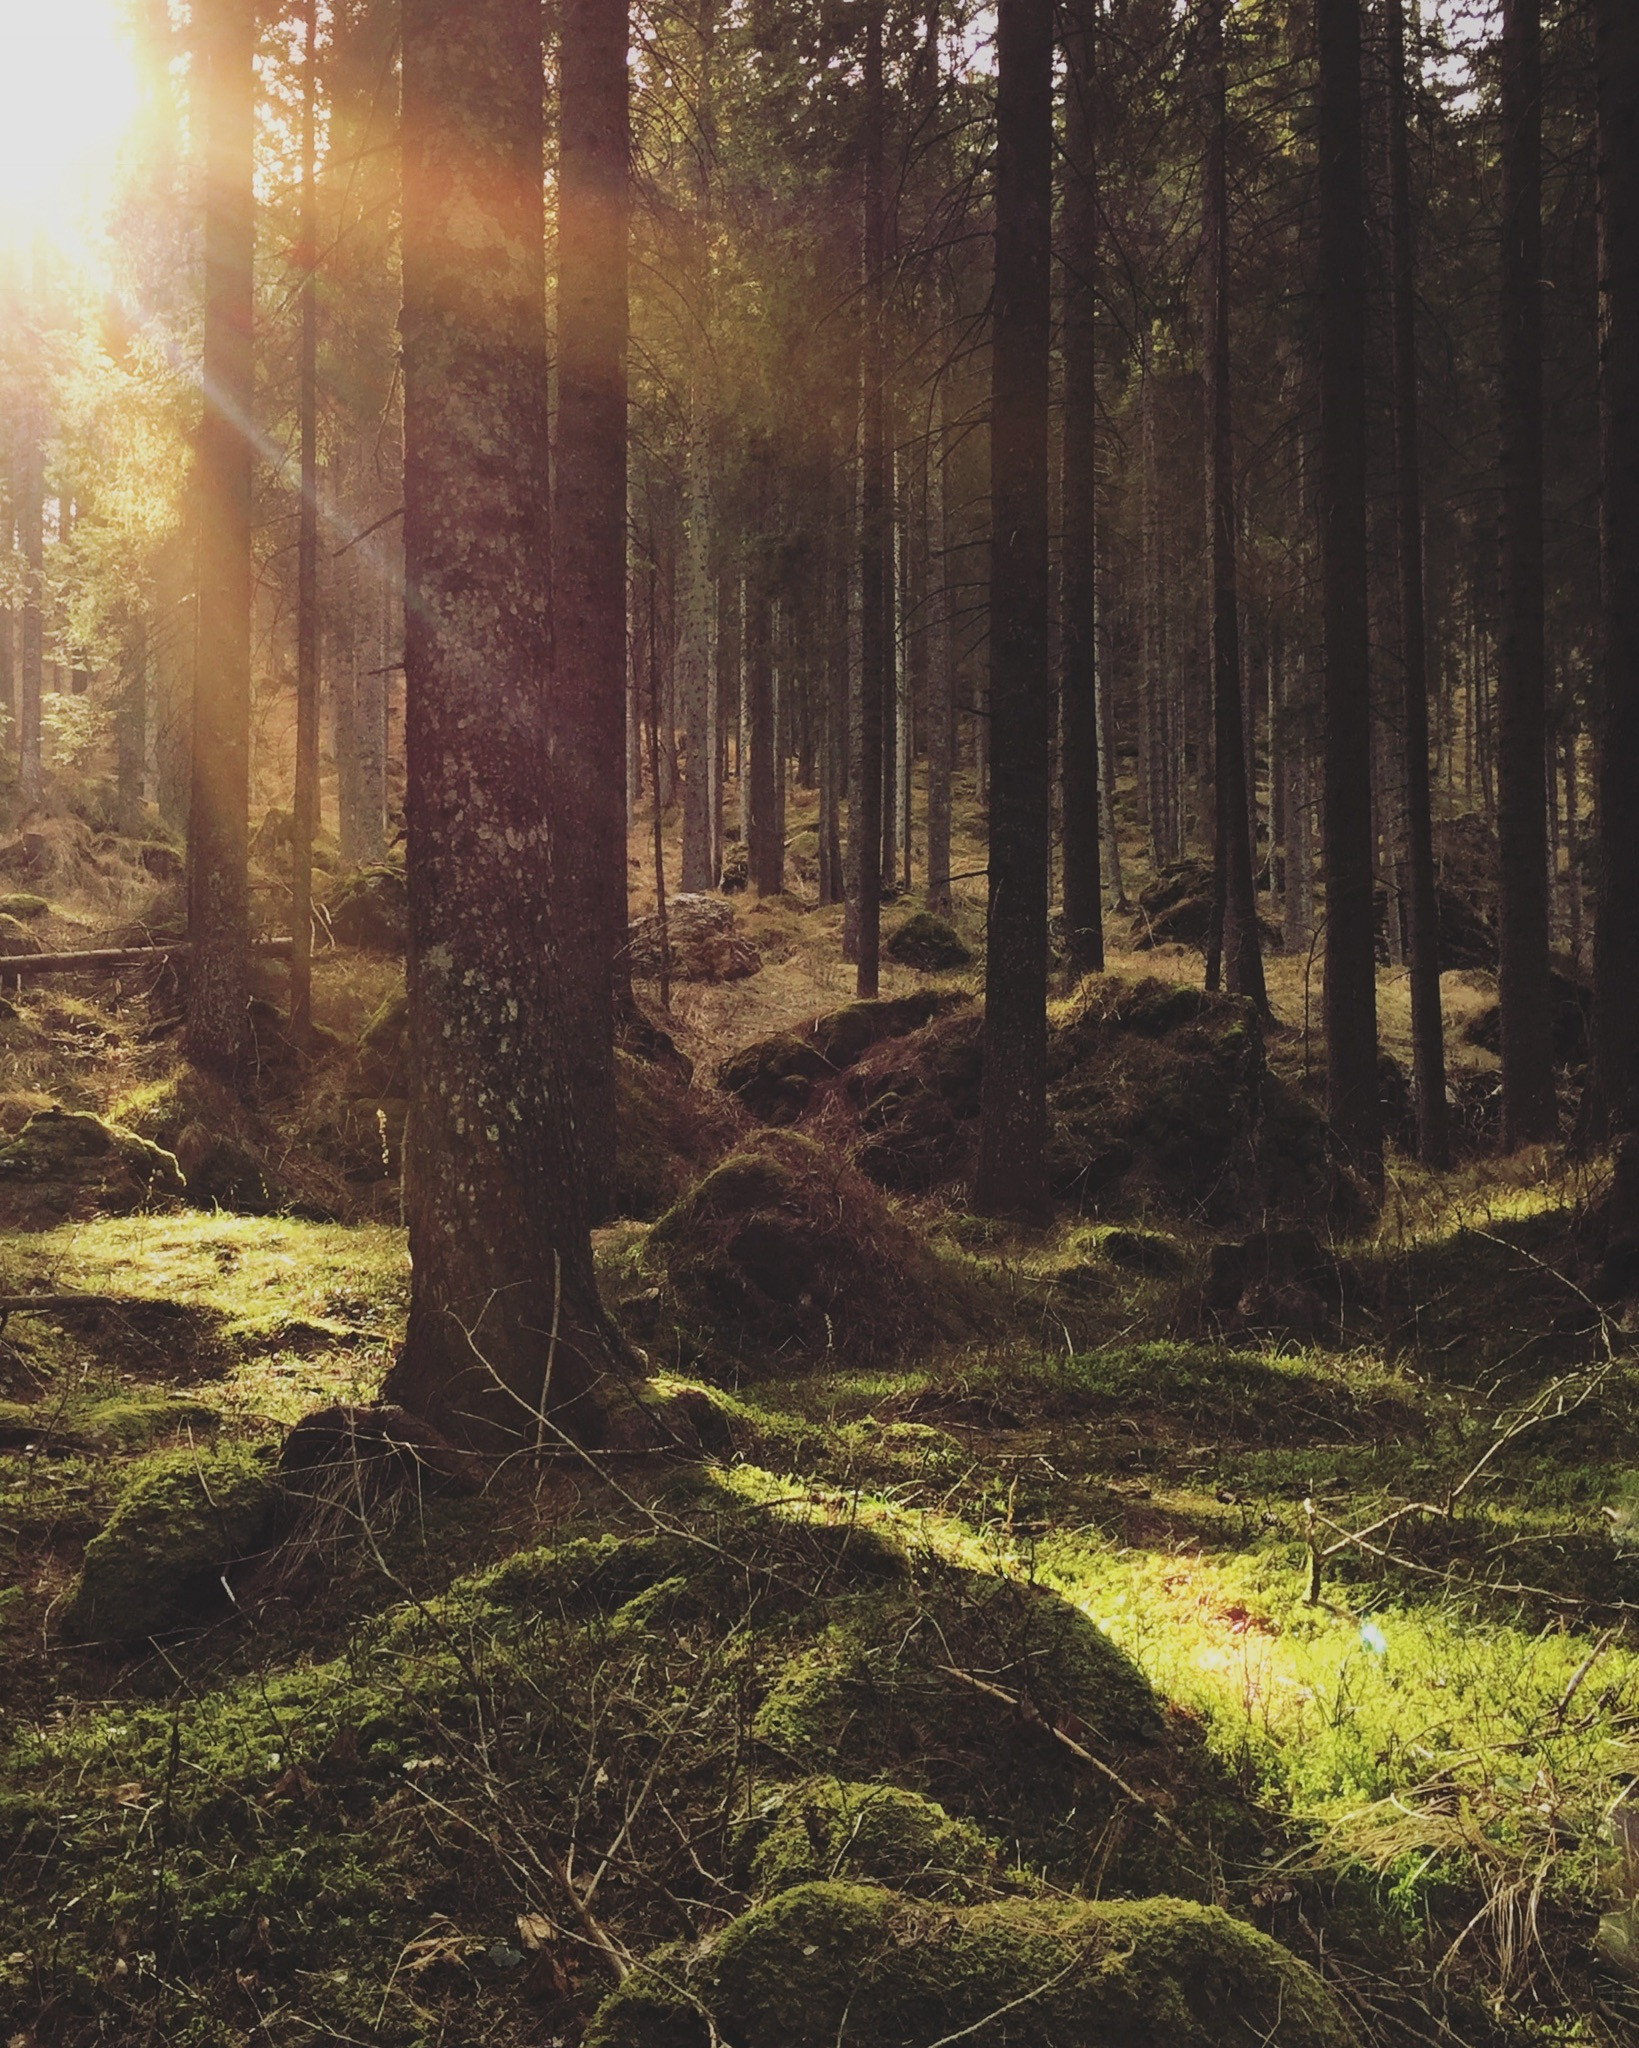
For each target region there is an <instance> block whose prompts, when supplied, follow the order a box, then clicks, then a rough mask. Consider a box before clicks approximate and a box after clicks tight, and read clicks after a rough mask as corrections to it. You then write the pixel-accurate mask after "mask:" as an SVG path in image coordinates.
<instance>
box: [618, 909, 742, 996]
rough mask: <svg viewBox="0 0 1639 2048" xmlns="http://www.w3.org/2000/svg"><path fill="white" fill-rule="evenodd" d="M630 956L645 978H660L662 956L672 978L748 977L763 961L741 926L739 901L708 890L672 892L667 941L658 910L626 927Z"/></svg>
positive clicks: (695, 979) (734, 978)
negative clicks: (737, 913)
mask: <svg viewBox="0 0 1639 2048" xmlns="http://www.w3.org/2000/svg"><path fill="white" fill-rule="evenodd" d="M626 958H627V961H628V964H629V965H630V967H631V971H632V973H633V974H634V975H636V976H638V977H639V978H640V979H643V980H656V979H658V978H659V975H660V970H661V966H662V963H663V962H664V965H665V968H666V972H667V973H668V974H669V975H670V977H671V979H672V980H673V981H743V980H744V979H745V978H746V976H747V975H751V974H757V973H760V972H761V971H762V964H763V958H762V955H761V953H759V952H758V950H757V947H756V946H755V944H754V943H753V942H752V941H751V940H750V939H749V938H748V937H747V936H746V934H745V933H744V932H742V931H741V930H740V929H739V925H738V920H737V919H736V917H735V914H734V905H733V904H732V903H728V902H725V901H724V899H723V898H722V897H721V896H706V895H683V896H673V897H672V898H670V900H669V901H668V902H667V905H666V929H665V935H664V944H663V943H662V935H661V929H660V919H659V916H658V915H650V916H648V917H640V918H638V919H637V920H636V921H635V922H634V923H633V924H632V926H631V928H630V930H629V931H628V933H627V937H626Z"/></svg>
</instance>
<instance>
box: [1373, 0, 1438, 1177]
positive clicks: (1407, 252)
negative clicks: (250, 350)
mask: <svg viewBox="0 0 1639 2048" xmlns="http://www.w3.org/2000/svg"><path fill="white" fill-rule="evenodd" d="M1387 4H1388V31H1389V49H1388V64H1389V242H1390V264H1391V269H1392V273H1393V301H1394V308H1393V310H1394V444H1395V525H1396V545H1397V551H1398V555H1399V570H1400V636H1401V638H1400V667H1401V682H1402V692H1403V694H1402V699H1401V748H1402V772H1403V776H1404V781H1405V801H1406V937H1407V942H1408V951H1409V954H1410V960H1411V1045H1412V1071H1413V1076H1414V1079H1415V1083H1416V1090H1417V1151H1418V1156H1419V1157H1420V1158H1421V1159H1422V1161H1423V1164H1424V1165H1425V1166H1430V1167H1435V1168H1441V1167H1444V1166H1446V1165H1448V1164H1449V1163H1450V1157H1451V1136H1450V1118H1449V1115H1448V1112H1447V1107H1446V1068H1445V1026H1444V1021H1443V1019H1442V1016H1441V1011H1440V922H1439V912H1438V909H1437V907H1436V903H1435V896H1434V820H1433V810H1432V803H1431V798H1430V794H1429V766H1428V624H1427V615H1426V614H1427V607H1426V601H1425V591H1424V579H1423V478H1422V462H1421V451H1420V448H1419V445H1418V412H1419V406H1418V377H1417V296H1416V294H1417V258H1416V250H1415V247H1414V244H1413V238H1412V218H1411V151H1410V139H1409V127H1410V117H1409V112H1408V108H1407V96H1408V91H1409V85H1408V80H1407V74H1406V31H1405V0H1387Z"/></svg>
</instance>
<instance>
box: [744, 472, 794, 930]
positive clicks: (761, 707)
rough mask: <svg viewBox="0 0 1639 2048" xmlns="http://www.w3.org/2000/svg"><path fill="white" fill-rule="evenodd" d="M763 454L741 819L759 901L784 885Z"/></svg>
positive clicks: (749, 596) (752, 570) (751, 575)
mask: <svg viewBox="0 0 1639 2048" xmlns="http://www.w3.org/2000/svg"><path fill="white" fill-rule="evenodd" d="M768 464H769V456H768V450H767V449H766V447H764V446H762V445H760V444H759V445H758V446H756V447H754V448H753V450H752V455H751V468H752V475H753V479H754V481H753V486H752V491H753V503H754V505H755V511H754V513H753V518H754V521H755V526H756V532H755V534H754V536H753V539H752V551H753V552H752V558H751V561H750V563H749V565H748V568H747V573H746V625H745V635H746V644H745V675H746V735H745V743H746V752H747V762H746V770H747V774H746V782H747V787H748V789H749V790H750V794H751V802H750V807H749V809H748V811H747V815H746V827H747V830H746V865H747V871H748V873H749V876H750V880H751V886H752V888H753V889H755V890H756V892H757V894H758V895H759V896H777V895H779V893H780V891H781V889H782V888H783V887H784V886H785V846H784V843H783V834H782V832H781V829H780V818H779V778H780V759H779V745H778V739H777V734H776V729H775V700H774V590H773V580H774V579H773V576H772V573H771V569H772V564H771V562H770V559H769V557H770V553H771V550H772V547H773V541H772V539H771V537H770V535H769V533H768V531H767V527H768V522H769V519H770V516H771V507H770V505H769V492H768Z"/></svg>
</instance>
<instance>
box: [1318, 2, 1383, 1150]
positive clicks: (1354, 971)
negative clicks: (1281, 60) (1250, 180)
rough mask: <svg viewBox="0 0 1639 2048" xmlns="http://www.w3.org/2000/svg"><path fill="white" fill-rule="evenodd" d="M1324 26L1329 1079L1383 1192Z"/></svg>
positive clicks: (1321, 508) (1339, 71)
mask: <svg viewBox="0 0 1639 2048" xmlns="http://www.w3.org/2000/svg"><path fill="white" fill-rule="evenodd" d="M1316 27H1317V32H1318V34H1317V39H1318V43H1319V50H1320V122H1319V145H1320V191H1319V224H1318V240H1319V250H1318V255H1319V264H1320V478H1319V504H1318V508H1317V509H1318V512H1319V519H1320V555H1321V604H1322V613H1323V639H1324V662H1325V672H1324V681H1323V700H1324V706H1325V719H1326V734H1325V810H1324V817H1323V831H1322V848H1321V857H1322V862H1323V865H1324V868H1325V876H1326V995H1325V1017H1326V1081H1327V1098H1328V1107H1329V1112H1330V1116H1331V1122H1332V1128H1333V1130H1334V1131H1335V1132H1336V1134H1337V1137H1338V1140H1339V1142H1340V1143H1341V1145H1342V1147H1343V1149H1344V1152H1345V1154H1346V1156H1347V1157H1348V1159H1349V1161H1350V1162H1351V1164H1353V1165H1354V1166H1355V1167H1356V1168H1357V1169H1358V1170H1359V1171H1360V1172H1361V1173H1362V1174H1363V1175H1364V1176H1365V1177H1366V1179H1367V1180H1368V1181H1369V1182H1371V1183H1372V1184H1373V1185H1378V1184H1380V1182H1381V1178H1382V1170H1383V1123H1382V1111H1381V1108H1380V1106H1379V1102H1378V1093H1377V960H1376V947H1375V940H1374V934H1373V929H1372V790H1371V695H1370V653H1369V627H1368V611H1367V580H1366V579H1367V557H1366V360H1365V331H1366V236H1365V187H1364V165H1363V162H1362V151H1361V105H1360V100H1361V94H1360V0H1316Z"/></svg>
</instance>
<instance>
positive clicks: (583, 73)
mask: <svg viewBox="0 0 1639 2048" xmlns="http://www.w3.org/2000/svg"><path fill="white" fill-rule="evenodd" d="M627 7H628V0H565V6H564V12H563V17H562V23H563V25H562V31H561V42H560V50H559V60H558V81H559V82H558V103H559V152H558V430H557V448H556V472H557V474H556V486H557V497H556V503H555V506H554V512H553V522H552V523H553V538H554V544H555V546H556V549H557V559H556V565H555V577H554V602H555V606H556V617H557V633H556V649H557V661H556V667H557V674H556V677H555V679H554V684H553V691H552V696H553V719H552V731H553V745H554V760H553V781H552V787H553V803H554V806H555V808H556V812H557V815H558V816H559V817H560V818H561V819H562V821H563V823H562V831H561V833H560V835H559V838H558V845H557V866H556V869H555V872H554V876H553V896H554V906H555V909H556V912H557V915H558V922H559V925H560V927H561V929H562V930H564V931H565V932H570V931H573V932H575V933H576V934H577V935H580V934H584V935H585V944H584V945H581V944H578V943H577V944H576V945H575V946H574V948H573V949H572V950H571V951H569V952H566V954H565V967H566V970H567V971H568V972H569V973H570V974H572V975H573V976H575V977H576V987H575V989H574V991H573V1009H574V1013H575V1016H576V1019H577V1028H576V1036H575V1039H574V1041H573V1042H572V1044H571V1057H572V1060H573V1094H574V1101H575V1117H576V1121H577V1123H578V1125H579V1127H580V1132H581V1137H582V1141H583V1144H584V1146H585V1152H586V1159H587V1166H588V1170H589V1172H590V1174H591V1186H590V1198H591V1199H590V1206H591V1212H592V1215H593V1217H594V1218H601V1217H603V1216H606V1215H607V1214H608V1213H609V1209H610V1206H611V1204H612V1203H613V1200H614V1159H615V1065H614V997H615V986H616V972H615V963H616V956H617V955H620V954H623V950H624V947H625V944H626V792H625V787H624V784H625V775H624V772H623V767H622V764H623V762H624V760H625V751H624V748H625V708H626V344H627V331H628V308H627V224H628V220H629V215H630V195H629V192H628V177H629V171H628V159H629V154H630V127H631V120H630V107H629V104H628V96H629V86H628V76H627V43H628V19H627Z"/></svg>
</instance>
